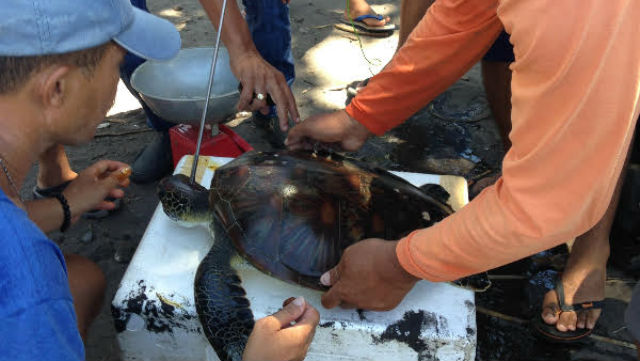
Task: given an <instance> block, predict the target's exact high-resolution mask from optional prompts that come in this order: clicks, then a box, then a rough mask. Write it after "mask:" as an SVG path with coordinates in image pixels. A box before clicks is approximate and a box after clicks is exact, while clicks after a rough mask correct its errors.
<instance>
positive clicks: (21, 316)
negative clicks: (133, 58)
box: [0, 0, 318, 360]
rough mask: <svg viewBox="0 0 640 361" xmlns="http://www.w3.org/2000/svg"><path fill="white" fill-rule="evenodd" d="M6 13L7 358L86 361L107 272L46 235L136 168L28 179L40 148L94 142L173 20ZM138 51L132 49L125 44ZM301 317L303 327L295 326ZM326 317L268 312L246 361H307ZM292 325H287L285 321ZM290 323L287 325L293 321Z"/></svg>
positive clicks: (3, 259) (113, 166) (167, 52)
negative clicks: (48, 180) (34, 186)
mask: <svg viewBox="0 0 640 361" xmlns="http://www.w3.org/2000/svg"><path fill="white" fill-rule="evenodd" d="M3 5H4V10H3V14H2V15H3V16H2V17H0V124H1V127H2V132H0V239H1V240H2V251H1V252H0V319H1V320H2V322H0V340H1V342H0V360H40V359H47V360H82V359H84V346H83V338H84V337H85V336H86V331H87V329H88V327H89V324H90V323H91V321H92V320H93V318H95V316H96V315H97V313H98V312H99V309H100V304H101V302H102V298H103V296H104V276H103V275H102V272H101V271H100V269H99V268H98V267H97V266H96V265H95V264H94V263H92V262H91V261H89V260H87V259H84V258H81V257H79V256H67V255H65V256H63V255H62V252H61V250H60V248H58V246H57V245H56V244H55V243H53V242H52V241H51V240H49V239H47V237H46V236H45V234H44V233H43V232H48V231H51V230H53V229H57V228H62V229H64V228H66V227H68V225H69V224H70V223H71V222H72V221H73V220H74V219H77V217H78V215H79V214H81V213H82V212H84V211H86V210H88V209H91V208H93V207H96V206H105V205H104V204H103V202H104V201H103V199H104V198H105V197H106V196H113V197H116V198H117V197H122V194H123V193H122V190H121V189H118V188H119V187H124V186H126V185H127V184H128V179H127V177H126V175H127V168H128V166H127V165H126V164H123V163H120V162H116V161H108V160H105V161H100V162H97V163H96V164H94V165H92V166H90V167H89V168H87V169H86V170H84V171H82V172H80V173H79V174H78V176H77V178H75V179H74V180H73V181H72V182H70V183H69V185H68V186H67V187H66V188H65V189H64V190H63V191H62V192H61V193H59V194H58V195H56V196H55V197H54V198H47V199H42V200H37V201H31V202H25V201H23V200H22V198H21V196H20V187H21V185H22V183H23V181H24V179H25V177H26V175H27V172H28V171H29V169H30V167H31V165H32V164H33V163H34V162H35V161H36V159H37V158H38V155H39V154H41V153H42V152H43V151H45V150H46V149H50V148H51V147H53V146H54V145H56V144H62V145H75V144H80V143H84V142H87V141H89V140H90V139H91V138H92V137H93V135H94V133H95V130H96V126H97V125H98V124H99V123H100V122H101V121H102V119H103V118H104V116H105V114H106V112H107V110H108V109H109V108H110V107H111V105H112V103H113V99H114V96H115V91H116V85H117V82H118V75H119V67H120V64H121V63H122V61H123V57H124V54H125V52H126V51H127V50H128V51H131V52H135V53H136V54H139V55H141V56H143V57H145V58H149V59H159V60H162V59H168V58H170V57H172V56H173V55H174V54H176V52H177V51H178V49H179V47H180V38H179V35H178V33H177V31H176V30H175V28H174V27H173V25H172V24H171V23H169V22H168V21H166V20H163V19H160V18H157V17H154V16H152V15H149V14H147V13H145V12H142V11H139V10H136V9H134V8H133V7H132V6H131V4H130V3H129V2H128V1H127V0H95V1H91V2H86V1H82V0H67V1H38V0H33V1H29V2H25V1H22V0H9V3H8V4H7V3H6V2H5V4H3ZM125 49H126V50H125ZM293 321H295V322H296V325H295V326H294V327H289V326H290V324H291V322H293ZM317 322H318V313H317V311H316V310H315V309H313V307H311V306H310V305H308V304H307V303H306V302H304V299H298V300H296V301H294V302H291V303H290V304H289V305H287V306H286V307H285V308H284V309H283V310H282V311H280V312H278V313H276V314H274V315H272V316H268V317H265V318H263V319H261V320H258V321H257V323H256V327H255V329H254V332H253V333H252V335H251V336H250V337H249V340H248V346H247V348H246V350H245V355H244V356H245V358H246V359H260V358H263V357H264V358H269V359H280V358H283V359H284V358H287V359H300V358H303V357H304V355H305V353H306V350H307V348H308V346H309V343H310V342H311V339H312V337H313V332H314V330H315V326H316V325H317ZM285 326H286V328H284V327H285ZM283 328H284V329H283Z"/></svg>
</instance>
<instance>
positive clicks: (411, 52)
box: [287, 0, 640, 310]
mask: <svg viewBox="0 0 640 361" xmlns="http://www.w3.org/2000/svg"><path fill="white" fill-rule="evenodd" d="M567 14H572V16H571V21H567V16H566V15H567ZM639 15H640V3H638V2H635V1H632V0H613V1H610V2H606V3H603V2H598V1H595V0H591V1H586V2H585V1H582V2H580V3H579V4H578V3H576V2H575V1H551V0H545V1H522V0H520V1H515V0H502V1H498V0H474V1H471V0H467V1H465V0H457V1H456V0H440V1H437V2H435V4H434V5H433V6H431V8H430V9H429V11H428V12H427V14H426V16H425V17H424V18H423V19H422V21H421V22H420V23H419V24H418V26H417V27H416V29H415V30H414V31H413V32H412V34H411V36H410V37H409V39H408V40H407V42H406V44H405V45H404V47H403V48H402V49H400V50H399V51H398V53H397V54H396V56H395V57H394V59H393V60H392V61H391V62H390V63H389V64H388V65H387V67H386V68H385V69H384V70H383V71H382V72H381V73H380V74H378V75H376V76H375V77H373V78H372V79H371V81H370V82H369V83H368V85H367V86H366V87H365V88H363V89H362V90H361V91H360V92H359V93H358V95H357V96H356V97H355V98H354V99H353V101H352V102H351V104H350V105H349V106H348V107H347V108H346V109H345V110H342V111H338V112H334V113H330V114H324V115H319V116H315V117H312V118H309V119H307V120H306V121H305V122H303V123H302V124H301V125H299V126H296V127H294V128H293V129H292V130H291V132H290V134H289V137H288V139H287V144H288V145H289V147H291V148H298V147H301V146H303V145H304V143H305V141H306V140H307V138H314V139H315V140H319V141H323V142H338V143H340V144H341V145H342V147H343V148H345V149H346V150H355V149H358V148H359V147H360V146H361V145H362V144H363V143H364V141H365V140H366V139H367V138H368V137H369V136H371V135H373V134H376V135H381V134H383V133H384V132H386V131H387V130H389V129H391V128H393V127H395V126H397V125H398V124H400V123H401V122H403V121H404V120H405V119H407V118H408V117H409V116H410V115H411V114H413V113H415V112H416V111H417V110H419V109H420V108H422V107H424V106H425V105H426V104H428V103H429V102H430V101H431V100H432V99H433V98H434V97H435V96H436V95H438V94H440V93H441V92H442V91H444V90H445V89H446V88H447V87H448V86H449V85H451V84H452V83H453V82H454V81H455V80H457V79H458V78H459V77H460V76H461V75H462V74H464V73H465V72H466V71H467V70H468V69H469V68H470V67H471V66H472V65H473V64H475V63H476V62H477V61H478V60H479V59H480V57H481V56H482V55H483V54H484V53H485V52H486V50H487V49H488V48H489V46H490V45H491V43H492V42H493V41H494V40H495V39H496V37H497V36H498V34H499V32H500V30H501V29H502V27H504V29H505V30H506V31H507V33H509V34H510V37H511V42H512V43H513V45H514V54H515V62H514V63H513V64H512V65H511V70H512V72H513V73H512V81H511V87H512V98H511V101H512V117H511V120H512V125H513V128H512V131H511V132H510V135H509V138H510V140H511V142H512V147H511V149H510V150H509V152H508V153H507V154H506V156H505V158H504V161H503V166H502V169H503V173H502V176H501V178H500V179H499V180H498V181H497V182H496V184H495V185H493V186H491V187H488V188H486V189H485V190H484V191H483V192H482V193H480V194H479V195H478V196H477V197H476V198H475V199H474V200H473V201H472V202H470V203H469V204H468V205H467V206H466V207H464V208H463V209H461V210H460V211H459V212H457V213H456V214H454V215H452V216H451V217H449V218H447V219H445V220H444V221H442V222H440V223H439V224H438V225H436V226H434V227H431V228H428V229H422V230H416V231H414V232H413V233H411V234H410V235H409V236H407V237H405V238H403V239H401V240H399V241H397V242H383V241H381V240H375V239H370V240H365V241H362V242H359V243H357V244H355V245H353V246H351V247H350V248H348V249H346V250H345V252H344V255H343V257H342V260H341V262H340V264H339V265H338V266H337V267H336V268H334V269H333V270H332V271H331V272H330V273H328V274H326V275H325V276H324V277H323V278H324V281H326V284H329V285H332V288H331V289H330V291H328V292H327V293H326V294H325V295H324V297H323V303H324V305H325V306H326V307H335V306H336V305H338V304H340V303H341V302H344V303H350V304H354V305H357V306H359V307H362V308H369V309H379V310H382V309H390V308H393V307H395V305H397V304H398V303H399V302H400V301H401V300H402V298H403V297H404V296H405V294H406V293H407V292H408V291H409V290H410V289H411V288H412V287H413V285H414V284H415V282H416V281H417V280H418V279H420V278H423V279H428V280H431V281H451V280H454V279H457V278H460V277H463V276H467V275H470V274H474V273H478V272H481V271H485V270H488V269H491V268H494V267H497V266H501V265H504V264H506V263H509V262H513V261H515V260H518V259H521V258H523V257H526V256H529V255H531V254H534V253H537V252H539V251H542V250H545V249H549V248H551V247H553V246H556V245H558V244H561V243H563V242H565V241H566V240H567V239H571V238H575V237H578V236H580V235H583V234H585V233H587V231H590V230H591V231H590V232H593V231H596V232H598V231H599V230H601V229H602V225H603V223H602V222H601V223H600V224H598V223H599V222H600V221H601V220H603V222H605V220H604V219H603V216H605V213H609V212H612V211H611V209H612V208H613V207H610V205H611V200H612V198H613V195H614V190H615V189H616V184H617V181H618V179H619V176H620V173H621V170H622V168H623V165H624V162H625V158H626V154H627V150H628V147H629V144H630V142H631V138H632V135H633V130H634V126H635V122H636V119H637V117H638V113H639V112H640V106H639V97H640V47H638V46H637V34H638V33H640V24H639V23H637V22H636V21H634V19H635V18H637V17H638V16H639ZM416 79H420V81H416ZM607 209H609V211H608V212H607ZM605 219H607V218H606V217H605ZM604 225H606V224H604ZM605 228H606V227H605ZM599 256H603V255H602V254H601V255H599ZM583 259H585V258H584V257H583ZM586 259H587V260H588V258H586ZM582 276H583V279H585V278H586V275H582ZM565 286H566V285H565ZM574 287H575V288H578V285H575V286H574ZM565 296H567V295H565ZM564 301H565V303H566V304H571V303H573V302H574V301H578V302H581V301H583V300H577V299H576V300H574V299H570V297H565V300H564ZM584 301H586V300H584Z"/></svg>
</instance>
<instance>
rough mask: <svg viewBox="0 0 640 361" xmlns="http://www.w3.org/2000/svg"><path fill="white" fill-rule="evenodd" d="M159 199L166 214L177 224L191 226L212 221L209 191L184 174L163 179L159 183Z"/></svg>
mask: <svg viewBox="0 0 640 361" xmlns="http://www.w3.org/2000/svg"><path fill="white" fill-rule="evenodd" d="M158 198H160V202H161V203H162V209H163V210H164V213H165V214H166V215H167V216H168V217H169V218H171V219H172V220H174V221H176V222H180V223H182V224H184V225H189V224H196V223H201V222H209V221H210V220H211V209H210V208H209V191H208V190H207V189H206V188H205V187H203V186H201V185H200V184H198V183H191V180H190V179H189V177H187V176H185V175H184V174H175V175H172V176H170V177H166V178H163V179H162V180H161V181H160V182H159V183H158Z"/></svg>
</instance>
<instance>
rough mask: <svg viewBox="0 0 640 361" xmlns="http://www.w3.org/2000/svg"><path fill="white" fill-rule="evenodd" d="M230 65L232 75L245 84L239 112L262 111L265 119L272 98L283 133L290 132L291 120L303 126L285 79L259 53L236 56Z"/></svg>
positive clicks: (245, 53)
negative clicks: (269, 96)
mask: <svg viewBox="0 0 640 361" xmlns="http://www.w3.org/2000/svg"><path fill="white" fill-rule="evenodd" d="M230 63H231V70H232V71H233V74H234V75H235V76H236V77H237V78H238V80H240V83H241V84H242V92H241V93H240V100H239V101H238V110H250V111H256V110H259V111H260V112H261V113H262V114H265V115H266V114H268V112H269V106H268V105H267V102H266V97H267V95H271V99H273V102H274V103H275V104H276V110H277V112H278V119H279V121H280V129H282V131H285V132H286V131H287V130H288V128H289V116H291V119H292V120H293V121H294V122H295V123H298V122H300V114H299V113H298V108H297V106H296V100H295V99H294V97H293V93H292V92H291V89H290V88H289V85H288V84H287V81H286V79H285V78H284V75H282V73H281V72H280V71H278V69H276V68H274V67H273V66H271V64H269V63H267V61H265V60H264V59H263V58H262V57H261V56H260V54H259V53H258V52H257V51H256V50H251V51H247V52H244V53H243V54H242V55H240V56H235V57H233V58H232V59H231V61H230ZM254 93H255V94H263V95H264V99H262V100H260V99H257V98H254V96H253V95H254Z"/></svg>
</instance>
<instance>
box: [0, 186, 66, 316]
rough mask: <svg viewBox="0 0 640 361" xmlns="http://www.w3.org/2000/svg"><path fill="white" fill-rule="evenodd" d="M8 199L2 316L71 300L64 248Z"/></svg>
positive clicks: (1, 216) (1, 213)
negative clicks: (39, 305) (53, 302)
mask: <svg viewBox="0 0 640 361" xmlns="http://www.w3.org/2000/svg"><path fill="white" fill-rule="evenodd" d="M5 200H6V198H5V199H2V198H1V197H0V239H1V240H2V247H3V250H2V252H0V294H2V295H3V297H1V298H0V314H3V313H4V314H7V313H11V312H16V311H18V310H20V309H22V308H24V307H28V305H30V304H36V303H40V302H46V300H49V299H51V300H53V299H58V300H61V299H63V300H71V294H70V292H69V280H68V278H67V273H66V268H65V264H64V257H63V256H62V252H61V251H60V248H58V246H57V245H56V244H55V243H53V242H52V241H50V240H49V239H48V238H47V237H46V236H45V235H44V233H42V232H41V231H40V229H39V228H38V227H37V226H36V225H35V224H34V223H33V222H31V220H30V219H29V218H28V217H27V215H26V213H25V212H24V211H22V210H21V209H19V208H17V207H15V206H14V205H13V203H10V204H7V202H6V201H5ZM4 296H7V297H4Z"/></svg>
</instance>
